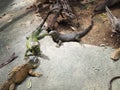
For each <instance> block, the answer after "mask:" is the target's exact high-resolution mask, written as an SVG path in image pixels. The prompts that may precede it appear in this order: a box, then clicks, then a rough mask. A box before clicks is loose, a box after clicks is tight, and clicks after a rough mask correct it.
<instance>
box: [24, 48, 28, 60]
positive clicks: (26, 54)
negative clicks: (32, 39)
mask: <svg viewBox="0 0 120 90" xmlns="http://www.w3.org/2000/svg"><path fill="white" fill-rule="evenodd" d="M28 52H29V49H27V50H26V52H25V56H24V57H25V58H28Z"/></svg>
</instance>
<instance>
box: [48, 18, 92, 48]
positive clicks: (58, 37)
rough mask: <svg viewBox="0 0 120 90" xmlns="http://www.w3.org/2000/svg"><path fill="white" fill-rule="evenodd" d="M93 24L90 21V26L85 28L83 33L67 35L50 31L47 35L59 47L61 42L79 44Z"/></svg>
mask: <svg viewBox="0 0 120 90" xmlns="http://www.w3.org/2000/svg"><path fill="white" fill-rule="evenodd" d="M93 25H94V22H93V20H91V25H90V26H89V27H88V28H86V29H85V30H84V31H82V32H81V31H80V32H73V33H68V34H61V33H59V32H57V31H55V30H54V31H50V32H49V34H50V35H51V36H52V39H53V41H54V42H56V43H57V44H58V45H59V46H60V45H61V44H62V42H71V41H73V42H79V41H80V39H81V38H82V37H84V36H85V35H86V34H87V33H88V32H89V31H90V30H91V29H92V27H93Z"/></svg>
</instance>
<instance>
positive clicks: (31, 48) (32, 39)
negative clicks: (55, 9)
mask: <svg viewBox="0 0 120 90" xmlns="http://www.w3.org/2000/svg"><path fill="white" fill-rule="evenodd" d="M50 13H51V12H49V13H48V14H47V16H46V18H45V19H44V20H43V22H42V23H41V24H40V25H39V27H38V28H37V29H36V30H35V31H33V32H32V34H31V35H30V36H29V37H27V41H26V47H27V50H26V53H25V59H27V58H28V57H29V56H40V55H41V50H40V43H39V40H40V39H42V38H44V37H45V36H47V35H48V33H43V34H42V35H40V33H41V32H42V31H43V30H42V26H43V25H44V23H45V21H46V20H47V18H48V16H49V14H50ZM29 52H30V54H28V53H29Z"/></svg>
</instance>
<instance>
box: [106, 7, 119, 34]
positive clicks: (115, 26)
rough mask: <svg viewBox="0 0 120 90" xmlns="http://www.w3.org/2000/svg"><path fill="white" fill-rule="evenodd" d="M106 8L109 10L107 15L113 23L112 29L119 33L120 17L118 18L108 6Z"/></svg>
mask: <svg viewBox="0 0 120 90" xmlns="http://www.w3.org/2000/svg"><path fill="white" fill-rule="evenodd" d="M105 9H106V11H107V16H108V18H109V20H110V22H111V24H112V31H113V32H116V33H119V32H120V18H117V17H116V16H114V15H113V14H112V12H111V11H110V9H109V8H108V7H107V6H106V7H105Z"/></svg>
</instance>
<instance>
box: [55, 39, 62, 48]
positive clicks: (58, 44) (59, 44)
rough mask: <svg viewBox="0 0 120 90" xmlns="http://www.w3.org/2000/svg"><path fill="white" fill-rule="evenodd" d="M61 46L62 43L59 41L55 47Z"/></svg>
mask: <svg viewBox="0 0 120 90" xmlns="http://www.w3.org/2000/svg"><path fill="white" fill-rule="evenodd" d="M61 45H62V41H61V40H59V41H58V43H57V45H56V47H57V48H59V47H60V46H61Z"/></svg>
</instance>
